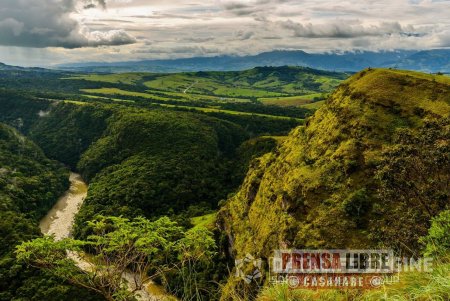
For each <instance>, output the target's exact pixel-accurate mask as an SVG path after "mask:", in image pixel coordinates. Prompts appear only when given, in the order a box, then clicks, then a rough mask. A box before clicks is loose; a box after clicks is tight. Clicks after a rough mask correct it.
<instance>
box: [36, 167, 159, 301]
mask: <svg viewBox="0 0 450 301" xmlns="http://www.w3.org/2000/svg"><path fill="white" fill-rule="evenodd" d="M69 180H70V187H69V189H68V190H67V191H66V192H65V193H64V194H63V195H62V196H61V197H60V198H59V199H58V201H57V202H56V204H55V205H54V206H53V208H52V209H50V211H49V212H48V213H47V215H46V216H45V217H44V218H43V219H42V220H41V221H40V223H39V227H40V229H41V232H42V233H43V234H46V235H54V237H55V239H56V240H61V239H63V238H67V237H70V236H71V234H72V227H73V223H74V220H75V215H76V214H77V213H78V211H79V210H80V207H81V205H82V204H83V201H84V199H85V198H86V196H87V191H88V185H87V184H86V183H85V182H84V181H83V179H82V178H81V176H80V175H79V174H77V173H74V172H71V173H70V177H69ZM68 256H69V257H70V258H72V259H73V260H74V261H75V262H76V263H77V265H78V267H79V268H81V269H83V270H89V269H90V267H91V266H92V264H91V263H89V262H87V261H85V260H83V259H81V258H80V257H79V256H77V254H73V253H69V254H68ZM134 276H135V275H134V274H133V273H131V272H124V275H123V276H122V277H123V279H124V280H125V281H126V282H127V283H128V284H129V287H131V288H133V287H134ZM155 292H157V295H155ZM135 293H136V297H137V299H138V300H140V301H150V300H151V301H153V300H164V299H167V298H166V297H165V293H164V292H163V291H162V289H161V288H159V287H157V286H156V285H154V284H153V283H148V284H147V285H146V289H144V290H138V291H136V292H135ZM166 296H167V295H166Z"/></svg>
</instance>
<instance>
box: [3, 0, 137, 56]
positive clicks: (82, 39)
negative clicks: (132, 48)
mask: <svg viewBox="0 0 450 301" xmlns="http://www.w3.org/2000/svg"><path fill="white" fill-rule="evenodd" d="M77 4H82V5H83V4H84V5H89V4H93V5H100V6H101V7H105V5H106V3H105V1H103V0H101V1H81V2H79V1H77V0H39V1H35V0H20V1H17V0H0V7H1V8H2V9H0V45H5V46H22V47H35V48H45V47H64V48H79V47H96V46H102V45H124V44H130V43H134V42H135V39H134V38H133V37H132V36H130V35H128V34H127V33H126V32H125V31H123V30H108V31H105V32H99V31H92V32H91V31H89V30H88V29H86V28H83V27H82V26H81V25H80V24H79V23H78V21H76V20H75V19H73V18H72V17H71V15H70V14H71V13H73V12H75V11H76V7H77Z"/></svg>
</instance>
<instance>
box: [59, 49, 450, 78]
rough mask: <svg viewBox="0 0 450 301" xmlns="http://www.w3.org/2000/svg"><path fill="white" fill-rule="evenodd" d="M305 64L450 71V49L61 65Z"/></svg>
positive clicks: (94, 68) (117, 68)
mask: <svg viewBox="0 0 450 301" xmlns="http://www.w3.org/2000/svg"><path fill="white" fill-rule="evenodd" d="M285 65H289V66H305V67H310V68H315V69H323V70H330V71H359V70H361V69H364V68H367V67H389V68H398V69H408V70H418V71H423V72H443V73H450V49H436V50H422V51H418V50H398V51H382V52H368V51H363V52H345V53H321V54H313V53H307V52H304V51H271V52H264V53H261V54H258V55H253V56H217V57H194V58H186V59H170V60H143V61H127V62H115V63H105V62H87V63H73V64H63V65H58V66H57V68H58V69H63V70H70V71H78V72H111V73H115V72H184V71H186V72H188V71H232V70H235V71H238V70H246V69H251V68H254V67H257V66H285Z"/></svg>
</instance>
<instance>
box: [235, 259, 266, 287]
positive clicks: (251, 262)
mask: <svg viewBox="0 0 450 301" xmlns="http://www.w3.org/2000/svg"><path fill="white" fill-rule="evenodd" d="M234 263H235V265H236V277H239V278H241V279H242V280H244V281H245V283H247V284H250V283H251V282H252V281H253V280H254V279H258V278H261V276H262V275H261V263H262V261H261V259H260V258H258V259H255V258H254V257H253V256H252V255H250V254H248V253H247V255H245V257H244V259H236V260H235V261H234ZM249 266H251V268H252V270H253V271H252V272H251V273H250V274H245V272H244V271H246V270H247V269H248V267H249ZM248 270H249V269H248Z"/></svg>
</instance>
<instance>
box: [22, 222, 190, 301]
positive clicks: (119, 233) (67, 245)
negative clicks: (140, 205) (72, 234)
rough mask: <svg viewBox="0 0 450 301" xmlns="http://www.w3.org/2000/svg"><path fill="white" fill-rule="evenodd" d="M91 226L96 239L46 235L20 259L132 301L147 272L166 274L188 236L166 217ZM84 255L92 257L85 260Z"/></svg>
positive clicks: (32, 243) (26, 248) (30, 244)
mask: <svg viewBox="0 0 450 301" xmlns="http://www.w3.org/2000/svg"><path fill="white" fill-rule="evenodd" d="M89 226H90V228H91V229H92V233H93V234H92V235H90V236H89V237H88V238H87V240H86V241H81V240H75V239H72V238H67V239H63V240H60V241H55V240H54V238H53V237H51V236H45V237H43V238H37V239H35V240H32V241H29V242H25V243H23V244H21V245H19V246H18V247H17V251H16V253H17V257H18V259H19V260H21V261H24V262H26V263H28V264H30V265H32V266H34V267H38V268H41V269H45V270H48V271H49V272H51V273H52V274H54V275H55V276H58V277H60V278H62V279H64V280H66V281H68V282H70V283H72V284H75V285H78V286H81V287H84V288H87V289H90V290H93V291H95V292H98V293H100V294H102V295H103V296H104V297H105V298H106V299H107V300H133V299H134V295H135V292H137V291H139V290H141V289H142V288H143V285H144V284H145V283H147V282H148V281H149V280H150V278H151V277H149V276H148V275H147V272H148V271H149V270H151V269H159V270H160V269H161V268H160V267H159V264H162V263H163V262H164V257H165V256H166V255H167V254H168V251H170V250H172V249H173V248H174V246H175V244H176V241H177V239H179V238H181V237H182V235H183V232H182V228H181V227H178V226H177V225H176V224H175V223H174V222H172V221H170V220H169V219H168V218H167V217H163V218H160V219H158V220H156V221H154V222H151V221H149V220H147V219H144V218H136V219H134V220H131V221H130V220H128V219H126V218H122V217H105V216H99V217H97V219H95V220H94V221H91V222H89ZM85 250H89V251H90V252H91V253H90V254H89V255H88V256H86V254H87V253H85V252H84V251H85ZM91 255H92V256H91Z"/></svg>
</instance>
